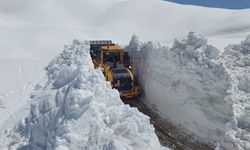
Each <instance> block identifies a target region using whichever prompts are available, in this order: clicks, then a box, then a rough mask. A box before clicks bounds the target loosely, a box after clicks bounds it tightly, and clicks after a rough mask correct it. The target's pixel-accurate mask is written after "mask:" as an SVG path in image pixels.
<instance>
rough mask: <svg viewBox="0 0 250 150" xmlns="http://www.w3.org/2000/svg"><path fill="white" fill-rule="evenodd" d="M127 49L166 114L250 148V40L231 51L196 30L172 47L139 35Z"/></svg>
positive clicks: (229, 144) (207, 136)
mask: <svg viewBox="0 0 250 150" xmlns="http://www.w3.org/2000/svg"><path fill="white" fill-rule="evenodd" d="M239 47H240V48H239ZM126 49H127V50H129V51H130V53H131V55H132V61H133V66H134V68H135V71H136V74H137V75H138V77H139V81H140V83H141V85H142V88H143V91H144V92H143V93H144V96H145V99H146V100H147V101H148V103H150V104H153V105H156V107H157V108H158V110H159V113H160V114H161V115H162V116H163V117H166V118H167V119H170V120H171V121H173V122H174V123H176V124H180V125H181V126H182V127H184V128H185V129H187V130H189V131H191V132H192V133H194V134H196V135H198V136H200V137H202V138H204V140H208V141H210V142H213V143H214V144H218V146H221V147H224V148H226V149H250V145H249V144H250V138H249V135H250V134H249V125H250V124H249V121H246V120H248V119H249V117H250V114H249V87H248V86H249V83H248V82H247V81H249V68H248V67H247V66H246V65H245V64H248V63H249V59H248V58H249V56H248V54H246V53H245V51H247V52H249V39H247V40H246V41H245V42H243V43H242V44H240V46H238V45H232V46H230V47H228V48H227V49H228V50H226V51H225V54H226V53H227V56H225V55H223V56H219V50H218V49H216V48H215V47H213V46H212V45H209V44H208V43H207V40H206V39H204V38H203V37H202V36H197V35H195V34H194V33H193V32H190V33H189V35H188V37H187V39H185V40H181V41H179V40H175V41H174V43H173V46H172V47H171V48H168V47H163V46H161V45H160V44H159V43H153V42H148V43H140V42H139V41H138V39H137V37H136V36H134V37H133V38H132V40H131V41H130V44H129V45H128V46H127V47H126ZM234 53H237V54H238V55H237V56H234ZM225 58H227V59H225ZM241 59H242V61H240V60H241ZM236 60H237V61H240V64H243V66H242V67H238V66H236V65H233V64H235V63H236V62H235V61H236ZM233 62H235V63H233ZM243 62H244V63H243ZM233 66H234V67H233ZM236 68H237V69H236ZM239 70H241V71H240V72H239ZM236 74H237V75H236ZM238 86H240V87H238ZM242 92H243V93H244V94H243V93H242ZM238 122H242V123H240V124H239V123H238ZM247 130H248V131H247ZM238 133H239V134H238Z"/></svg>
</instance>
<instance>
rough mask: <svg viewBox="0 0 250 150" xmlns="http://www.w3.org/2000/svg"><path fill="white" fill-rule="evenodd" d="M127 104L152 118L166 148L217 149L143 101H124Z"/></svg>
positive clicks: (151, 120) (178, 149)
mask: <svg viewBox="0 0 250 150" xmlns="http://www.w3.org/2000/svg"><path fill="white" fill-rule="evenodd" d="M123 102H124V103H125V104H129V105H130V106H131V107H136V108H137V109H138V110H139V111H140V112H142V113H143V114H145V115H147V116H149V117H150V122H151V124H153V126H154V128H155V133H156V135H157V136H158V138H159V140H160V142H161V144H162V145H164V146H168V147H170V148H171V149H174V150H175V149H176V150H186V149H192V150H201V149H206V150H213V149H215V147H214V146H213V145H211V144H207V143H205V142H203V141H200V140H198V138H196V137H194V136H192V135H189V134H187V133H186V132H185V131H184V130H183V129H181V128H180V127H178V126H176V125H174V124H173V123H171V122H169V121H168V120H166V119H163V118H162V117H160V116H159V115H158V114H157V110H154V108H150V107H148V106H147V104H145V103H144V101H143V99H140V98H137V99H133V100H123Z"/></svg>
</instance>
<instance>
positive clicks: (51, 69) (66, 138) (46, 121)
mask: <svg viewBox="0 0 250 150" xmlns="http://www.w3.org/2000/svg"><path fill="white" fill-rule="evenodd" d="M46 71H47V76H48V81H47V82H46V83H45V84H44V85H41V84H40V85H37V86H36V88H35V90H34V92H32V95H31V100H30V101H31V102H30V103H31V108H30V113H29V115H27V117H25V118H24V119H23V120H22V121H21V122H20V123H18V124H17V125H16V127H15V128H14V129H13V130H6V131H5V132H4V134H2V135H1V139H0V149H20V150H23V149H33V150H43V149H47V150H52V149H56V150H62V149H63V150H67V149H70V150H78V149H79V150H80V149H89V150H93V149H96V150H97V149H107V150H132V149H135V150H136V149H137V150H141V149H148V150H152V149H157V150H158V149H166V148H163V147H161V145H160V143H159V141H158V138H157V136H156V134H155V133H154V127H153V126H152V125H151V124H150V122H149V117H147V116H145V115H143V114H142V113H140V112H139V111H138V110H137V109H135V108H130V107H129V106H128V105H124V104H123V103H122V101H121V100H120V96H119V92H118V91H117V90H114V89H112V88H111V85H110V83H108V82H106V81H105V78H104V76H103V74H102V72H101V70H99V69H94V67H93V64H92V61H91V58H90V54H89V45H88V42H79V41H77V40H74V41H73V44H72V45H70V46H65V47H64V50H63V52H62V53H61V54H60V55H58V56H57V57H55V58H54V59H53V60H52V61H51V62H50V63H49V65H48V66H47V67H46Z"/></svg>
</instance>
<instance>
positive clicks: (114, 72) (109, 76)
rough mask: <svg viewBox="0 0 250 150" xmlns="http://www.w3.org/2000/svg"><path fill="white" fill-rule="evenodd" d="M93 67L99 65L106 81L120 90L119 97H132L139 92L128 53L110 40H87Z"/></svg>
mask: <svg viewBox="0 0 250 150" xmlns="http://www.w3.org/2000/svg"><path fill="white" fill-rule="evenodd" d="M89 43H90V55H91V58H92V61H93V63H94V66H95V68H97V67H101V68H102V72H103V74H104V76H105V78H106V80H107V81H109V82H111V85H112V87H113V88H115V89H117V90H118V91H119V92H120V96H121V98H126V99H128V98H134V97H137V96H138V95H139V93H140V89H139V86H138V83H137V80H136V79H135V76H134V73H133V70H132V68H131V67H130V60H129V55H128V53H126V52H124V50H123V48H121V47H120V46H119V45H116V44H114V43H112V41H108V40H102V41H89Z"/></svg>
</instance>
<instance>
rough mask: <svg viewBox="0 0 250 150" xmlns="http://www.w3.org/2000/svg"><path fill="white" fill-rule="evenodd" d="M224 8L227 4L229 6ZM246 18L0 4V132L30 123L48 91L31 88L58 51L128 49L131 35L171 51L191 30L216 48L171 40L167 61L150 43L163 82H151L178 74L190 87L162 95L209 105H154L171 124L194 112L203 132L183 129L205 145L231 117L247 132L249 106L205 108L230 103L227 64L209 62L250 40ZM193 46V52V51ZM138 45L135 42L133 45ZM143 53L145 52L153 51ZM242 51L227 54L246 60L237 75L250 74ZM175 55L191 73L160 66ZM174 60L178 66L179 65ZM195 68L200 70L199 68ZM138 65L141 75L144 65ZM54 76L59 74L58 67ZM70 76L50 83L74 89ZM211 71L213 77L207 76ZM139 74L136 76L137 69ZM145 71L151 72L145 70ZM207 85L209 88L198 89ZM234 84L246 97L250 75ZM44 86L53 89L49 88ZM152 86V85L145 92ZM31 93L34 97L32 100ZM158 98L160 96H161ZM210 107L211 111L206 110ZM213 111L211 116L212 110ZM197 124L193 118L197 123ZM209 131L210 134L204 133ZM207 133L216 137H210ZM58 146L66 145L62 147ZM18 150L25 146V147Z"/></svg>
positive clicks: (117, 5)
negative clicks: (86, 46)
mask: <svg viewBox="0 0 250 150" xmlns="http://www.w3.org/2000/svg"><path fill="white" fill-rule="evenodd" d="M234 3H235V2H234ZM217 4H218V3H217ZM229 4H230V3H229V2H228V5H229ZM241 5H242V3H241ZM249 15H250V9H244V10H228V9H217V8H206V7H199V6H191V5H189V6H185V5H179V4H175V3H171V2H167V1H161V0H135V1H131V0H106V1H105V3H104V2H103V0H84V1H82V0H75V1H67V0H60V1H59V0H53V1H50V0H37V1H35V2H34V1H32V0H25V1H20V0H12V1H9V0H0V52H1V55H0V70H1V73H0V117H1V121H0V131H5V130H7V129H8V128H13V126H15V125H16V124H17V122H18V121H20V120H21V119H22V118H23V117H25V116H27V114H28V113H29V105H30V101H31V99H34V97H36V93H40V91H39V90H38V89H40V88H41V87H43V86H45V85H43V84H42V85H39V84H38V85H37V86H36V83H40V80H44V76H43V75H44V73H43V67H44V66H45V65H46V64H47V62H48V61H49V60H51V59H52V58H53V57H54V56H55V55H56V54H58V53H59V52H60V47H61V46H62V45H64V44H65V43H68V42H69V41H71V40H72V39H75V38H76V39H88V40H92V39H112V40H114V41H115V42H117V43H119V44H122V45H126V44H127V43H128V42H129V38H130V37H131V36H132V35H133V34H136V35H138V36H139V37H140V40H141V41H151V40H156V41H159V42H160V43H162V44H164V45H168V47H171V46H172V43H173V41H174V39H175V38H178V39H184V38H185V37H186V35H187V34H188V33H189V31H195V32H196V33H199V34H201V35H203V36H204V37H206V38H207V39H208V40H209V43H210V44H211V45H213V46H211V45H209V44H207V43H206V42H205V41H203V38H201V37H198V39H192V38H195V37H196V36H193V37H191V38H190V40H191V41H190V42H191V43H189V44H187V43H185V41H184V43H183V42H182V41H176V44H175V46H176V47H175V48H174V49H175V51H174V52H172V51H170V52H169V53H170V54H168V53H167V54H165V53H164V55H162V52H160V51H165V50H164V49H165V48H161V47H160V46H159V44H158V43H157V44H152V43H151V44H149V45H148V46H149V47H150V46H151V47H152V46H153V47H156V48H154V49H159V52H153V53H154V56H156V57H157V58H159V62H154V63H155V65H156V66H157V67H158V68H154V67H152V68H151V69H153V70H154V73H155V74H151V76H153V75H156V76H157V77H158V76H160V75H163V76H162V77H161V78H156V79H157V80H159V81H161V80H162V78H163V79H165V78H167V77H168V78H169V80H170V81H172V79H173V80H174V77H172V75H175V76H176V78H178V79H180V80H181V79H182V78H184V80H185V81H186V80H190V83H189V84H187V85H185V86H186V87H185V86H183V87H182V86H180V85H182V84H184V83H182V82H179V80H176V82H173V85H176V88H173V89H171V90H170V91H171V92H172V91H174V92H176V91H177V88H180V91H179V92H178V94H179V96H177V97H174V96H173V95H172V96H173V97H170V96H167V97H168V99H172V98H173V99H177V98H178V97H181V96H182V95H186V94H187V93H189V96H190V97H191V98H192V99H195V100H194V102H193V103H196V102H197V101H196V100H197V99H199V98H201V99H203V98H205V99H207V101H206V103H203V102H204V101H198V102H197V103H196V104H193V103H192V104H188V102H186V101H184V100H183V99H182V100H180V101H178V103H172V102H171V101H170V102H169V101H168V102H166V103H165V102H161V101H160V100H159V101H156V102H155V103H159V104H161V106H162V109H163V108H164V109H166V108H168V110H169V112H172V113H170V114H171V115H169V114H163V116H165V117H170V118H176V119H173V120H181V119H182V118H183V116H182V114H183V113H184V112H189V111H190V112H192V114H186V115H187V116H188V117H190V118H194V122H195V123H198V124H200V125H201V126H200V127H204V128H205V129H204V128H197V127H196V126H197V125H196V124H195V123H190V124H187V126H188V128H189V129H190V130H193V131H194V132H195V133H197V134H198V135H201V136H202V137H204V138H206V137H209V136H210V135H211V137H210V139H212V138H213V137H215V138H214V139H215V140H217V139H218V138H219V137H221V136H217V135H215V136H214V134H213V133H214V132H216V133H217V130H218V132H219V133H218V134H219V135H223V136H224V133H222V134H220V131H222V132H226V130H225V122H228V121H229V120H231V119H232V116H233V115H234V113H235V114H238V115H240V117H237V120H238V121H239V120H240V121H239V122H240V123H239V124H240V125H239V126H241V128H244V129H245V128H248V126H247V124H248V123H246V124H245V123H242V122H247V121H245V120H248V114H249V110H248V107H246V106H245V104H244V107H242V105H243V104H239V105H235V106H234V108H235V110H237V111H235V112H233V111H232V107H231V106H230V103H233V102H230V103H229V104H227V101H226V102H225V101H220V103H219V104H217V101H215V103H212V104H210V102H211V101H210V100H209V98H210V97H213V98H212V99H215V98H214V97H216V98H217V97H219V98H218V99H222V98H223V97H225V96H228V95H227V94H228V93H227V92H228V91H226V92H225V90H227V89H228V88H229V87H230V86H231V85H232V83H231V81H228V79H225V78H223V75H224V69H225V67H223V65H222V66H221V64H220V63H222V64H223V63H225V62H220V63H219V62H218V61H217V60H216V61H215V62H214V59H219V58H217V57H218V49H219V50H220V52H221V53H222V52H223V50H224V47H225V46H226V45H228V44H232V43H239V42H240V41H241V40H242V39H244V38H245V37H246V35H247V34H249V33H250V28H249V26H250V20H249V19H246V18H249ZM200 38H201V39H200ZM193 40H194V41H193ZM196 40H198V41H199V42H198V41H196ZM200 42H201V43H200ZM193 44H197V45H196V46H195V47H193V46H194V45H193ZM136 45H137V44H136V43H135V46H136ZM186 45H188V47H186V48H185V50H186V51H188V53H187V54H185V53H184V54H182V53H183V51H182V50H181V49H182V48H181V47H178V46H186ZM130 46H131V45H130ZM148 46H146V47H145V48H148V49H151V48H149V47H148ZM158 46H159V47H158ZM197 46H198V48H197ZM199 46H200V47H199ZM215 47H217V48H218V49H217V48H215ZM246 47H248V44H247V42H245V44H244V42H243V44H242V45H241V46H238V45H231V47H228V49H230V50H226V51H227V53H228V54H227V55H229V53H232V54H230V55H233V54H237V56H238V55H239V56H242V55H243V54H241V53H242V52H243V53H244V55H243V56H242V58H241V59H240V61H238V60H234V61H235V64H237V65H239V66H240V67H241V68H248V66H247V65H248V64H249V63H250V61H249V56H248V55H246V54H245V53H246V50H247V48H246ZM167 49H168V48H167ZM197 49H198V50H197ZM231 49H233V50H231ZM235 49H240V51H242V52H238V51H237V50H235ZM138 50H139V49H138ZM196 50H197V51H196ZM177 51H178V53H179V55H180V57H182V58H180V59H179V58H176V61H177V62H178V63H182V65H186V66H188V68H185V66H184V67H183V66H182V67H181V69H178V70H174V68H173V66H175V67H177V68H179V67H180V66H181V65H177V64H176V62H172V60H171V61H170V60H165V58H164V57H165V56H168V55H170V56H168V57H170V58H171V57H172V55H175V52H177ZM149 54H151V52H149V53H148V54H143V55H146V56H147V55H149ZM159 55H160V56H159ZM186 55H190V56H192V62H191V63H190V59H189V56H188V57H187V56H186ZM199 55H202V57H199ZM225 55H226V54H225ZM230 55H229V57H228V58H227V59H228V60H229V62H228V63H229V64H230V62H231V61H232V60H231V56H230ZM163 56H164V57H163ZM162 57H163V58H162ZM178 57H179V56H178ZM143 58H144V56H141V58H140V59H143ZM233 59H236V58H233ZM237 59H238V58H237ZM179 60H182V61H183V62H179ZM150 61H151V60H150ZM161 62H163V64H165V63H170V64H169V65H166V66H162V64H161ZM197 63H198V64H199V65H197ZM56 64H60V63H56ZM210 64H212V66H209V65H210ZM140 65H142V67H143V68H146V65H147V64H140ZM75 67H76V66H75ZM207 67H208V68H207ZM209 67H212V68H209ZM213 67H214V68H213ZM204 68H206V69H204ZM54 69H56V67H55V68H54ZM164 69H170V72H169V73H171V74H167V75H168V76H166V75H165V72H166V71H164ZM73 70H74V68H72V67H70V68H64V70H63V72H61V75H60V78H57V82H55V84H54V86H55V87H53V88H54V90H56V89H57V88H60V87H64V86H67V85H68V82H72V80H74V79H75V78H76V77H75V75H76V76H77V72H78V71H77V70H74V71H75V72H74V71H73ZM159 70H160V71H159ZM194 70H195V71H197V73H196V72H194ZM210 70H212V72H211V71H210ZM72 71H73V72H74V73H73V74H72V75H71V76H64V75H65V74H64V73H66V74H68V73H70V72H72ZM136 71H137V72H140V70H136ZM228 71H231V68H230V67H229V69H226V71H225V72H226V74H229V73H228ZM238 71H239V70H238ZM148 72H150V70H149V69H148ZM187 72H188V73H189V75H188V76H185V74H184V75H183V74H182V73H187ZM240 72H241V71H240ZM242 72H245V71H244V69H242ZM57 73H58V74H53V75H51V74H49V76H50V77H49V78H50V80H51V81H52V80H53V81H56V79H55V77H57V76H58V75H59V72H57ZM146 73H147V72H146ZM156 73H157V74H156ZM221 73H222V74H221ZM234 73H235V72H234ZM193 75H194V76H193ZM221 76H222V77H221ZM229 77H230V78H231V77H232V76H231V75H229ZM204 78H205V79H206V80H205V81H206V82H205V81H204V83H200V82H201V81H203V80H204ZM213 78H214V79H213ZM234 78H240V81H235V80H236V79H235V80H234V81H235V82H239V85H240V87H238V88H239V89H240V90H243V91H248V90H247V89H248V86H249V85H248V84H247V81H249V77H248V75H246V74H244V75H243V76H239V75H236V76H235V77H234ZM64 79H65V80H64ZM213 80H215V81H216V82H217V83H215V82H214V81H213ZM63 81H65V82H63ZM170 81H169V82H170ZM53 83H54V82H53ZM48 84H49V85H51V86H52V83H48ZM151 84H152V86H149V85H151ZM167 84H168V82H167V83H163V82H161V84H160V85H158V84H157V83H155V82H152V83H151V82H150V81H148V84H147V86H148V87H147V88H148V90H150V89H151V88H152V89H153V88H154V87H155V88H157V87H159V86H160V88H161V89H162V90H159V91H158V92H159V99H165V98H166V95H165V94H166V91H164V90H163V89H164V87H165V86H166V85H167ZM206 84H208V85H206ZM210 84H211V86H210ZM178 85H179V86H178ZM196 86H197V87H196ZM209 87H210V88H211V87H212V89H210V91H211V92H206V91H205V90H204V89H203V88H205V89H207V88H209ZM193 88H194V89H195V90H196V92H195V94H194V97H192V94H190V90H191V91H193ZM32 89H37V90H35V91H33V92H32V93H30V91H32ZM153 91H154V89H153ZM153 91H152V92H153ZM174 92H173V93H174ZM148 95H151V93H150V92H149V93H148ZM161 95H162V97H160V96H161ZM206 95H209V96H206ZM152 96H153V95H152ZM221 97H222V98H221ZM152 100H153V99H152ZM240 101H241V100H240ZM183 103H185V104H186V105H191V106H189V107H190V109H188V111H186V109H187V108H188V107H183V108H182V109H181V110H178V111H179V112H180V113H177V112H176V110H174V108H176V107H178V105H179V104H180V105H182V104H183ZM225 103H226V104H225ZM210 105H214V106H211V107H210ZM208 106H209V107H208ZM51 107H52V106H51ZM214 109H215V110H216V111H214ZM241 109H244V113H242V112H241V111H238V110H241ZM207 112H214V114H213V115H212V116H210V115H207ZM16 114H18V115H16ZM206 116H210V118H209V119H206V118H207V117H206ZM229 116H230V117H229ZM188 117H186V118H184V119H183V121H182V122H180V124H181V123H183V122H184V123H187V122H190V121H189V119H188ZM196 117H197V119H195V118H196ZM214 117H216V118H218V117H219V118H223V119H222V120H221V121H220V119H214ZM178 118H179V119H178ZM211 120H212V121H211ZM214 120H216V122H215V123H213V121H214ZM207 128H209V130H208V129H207ZM211 128H212V130H213V131H214V132H213V131H211V130H210V129H211ZM228 128H230V127H228ZM197 130H198V131H197ZM210 131H211V134H210ZM229 131H231V130H229ZM10 132H11V131H10ZM227 133H228V135H230V136H231V135H232V134H229V133H233V132H227ZM236 133H238V132H236ZM8 134H10V133H8ZM11 134H12V133H11ZM12 137H14V138H16V139H19V138H17V137H18V135H16V133H13V135H12ZM228 137H229V136H228ZM246 138H247V136H246ZM231 139H233V138H231ZM22 140H24V139H22V138H21V141H22ZM6 141H8V140H6ZM61 142H62V143H65V141H64V140H62V141H61ZM19 143H22V142H19ZM23 143H28V142H27V141H26V140H24V142H23ZM66 143H67V142H66ZM113 143H114V144H113V146H114V147H116V146H115V145H119V143H117V142H116V141H114V142H113ZM66 145H67V144H66ZM111 147H112V146H111ZM63 148H64V149H66V148H67V146H64V145H60V146H59V149H63ZM0 149H1V148H0Z"/></svg>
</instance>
